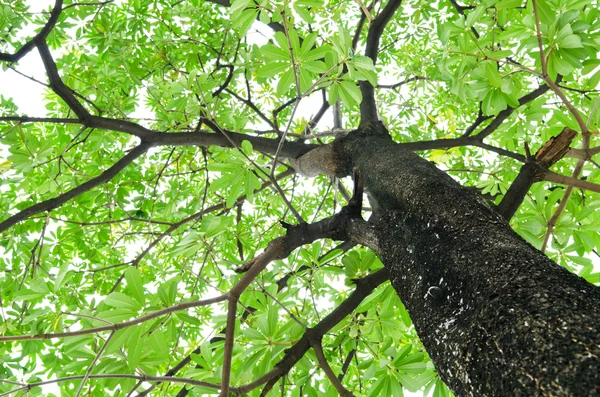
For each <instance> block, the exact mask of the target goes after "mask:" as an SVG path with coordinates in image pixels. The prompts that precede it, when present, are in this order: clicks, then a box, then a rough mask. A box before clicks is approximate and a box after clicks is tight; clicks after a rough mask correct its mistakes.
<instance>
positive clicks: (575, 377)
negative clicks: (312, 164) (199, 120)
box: [332, 126, 600, 396]
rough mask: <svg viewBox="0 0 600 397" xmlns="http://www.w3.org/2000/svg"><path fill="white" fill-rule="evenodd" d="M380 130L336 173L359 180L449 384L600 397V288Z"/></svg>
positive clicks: (473, 389)
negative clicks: (557, 260)
mask: <svg viewBox="0 0 600 397" xmlns="http://www.w3.org/2000/svg"><path fill="white" fill-rule="evenodd" d="M380 128H383V127H382V126H381V127H376V128H373V129H372V130H371V131H366V132H365V131H362V132H361V131H360V130H359V131H355V132H352V133H350V134H349V135H348V136H347V137H345V138H342V139H338V140H337V141H336V142H334V143H333V144H332V148H333V152H334V153H335V160H336V161H337V164H338V168H337V171H336V173H337V175H349V174H351V173H352V172H358V174H359V175H360V177H361V179H362V182H363V183H364V187H365V189H366V190H367V192H368V194H369V195H370V198H371V200H372V204H373V206H374V208H376V210H377V211H378V212H379V213H378V217H379V222H378V223H377V225H376V227H375V230H376V234H377V235H378V236H377V238H378V248H379V249H378V253H379V255H380V257H381V259H382V261H383V263H384V264H385V266H386V268H387V269H388V271H389V273H390V279H391V283H392V285H393V287H394V288H395V289H396V291H397V293H398V295H399V296H400V298H401V300H402V302H403V303H404V304H405V305H406V308H407V309H408V311H409V313H410V315H411V317H412V320H413V322H414V325H415V327H416V330H417V332H418V334H419V336H420V338H421V340H422V341H423V344H424V346H425V348H426V350H427V352H428V353H429V355H430V356H431V359H432V360H433V362H434V364H435V366H436V369H437V370H438V372H439V374H440V377H441V378H442V379H443V380H444V382H446V384H447V385H448V386H449V387H450V389H452V390H453V391H454V392H455V394H456V395H457V396H600V358H599V356H600V332H599V327H600V288H597V287H595V286H593V285H591V284H589V283H588V282H587V281H585V280H583V279H581V278H580V277H578V276H576V275H574V274H572V273H570V272H569V271H567V270H566V269H564V268H563V267H561V266H559V265H557V264H556V263H554V262H553V261H551V260H550V259H549V258H548V257H547V256H545V255H544V254H543V253H541V252H540V251H538V250H537V249H535V248H534V247H532V246H531V245H530V244H528V243H527V242H526V241H525V240H523V239H522V238H521V237H520V236H518V235H517V234H516V233H515V232H514V231H513V230H512V229H511V228H510V226H509V225H508V223H507V222H506V221H505V220H504V219H503V218H502V217H501V216H500V215H499V214H498V213H497V212H496V211H495V210H493V209H492V208H490V207H489V206H488V205H487V203H486V202H485V201H484V200H483V199H481V198H480V197H479V196H477V195H476V194H475V193H473V192H471V191H468V190H467V189H464V188H462V187H461V186H460V185H459V184H458V183H456V182H455V181H454V180H453V179H452V178H450V177H449V176H448V175H446V174H445V173H443V172H442V171H440V170H438V169H437V168H436V167H435V166H434V165H433V164H432V163H430V162H428V161H426V160H424V159H422V158H420V157H419V156H417V155H415V154H413V153H411V152H408V151H407V150H405V149H403V148H402V147H401V145H398V144H396V143H394V142H392V140H391V139H390V138H389V135H387V134H385V133H379V132H378V131H377V130H378V129H380Z"/></svg>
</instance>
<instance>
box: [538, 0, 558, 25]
mask: <svg viewBox="0 0 600 397" xmlns="http://www.w3.org/2000/svg"><path fill="white" fill-rule="evenodd" d="M536 4H537V8H538V16H539V18H540V22H541V23H545V24H546V25H552V24H553V23H554V21H555V20H556V11H555V10H554V7H553V6H552V5H550V2H549V1H548V0H536Z"/></svg>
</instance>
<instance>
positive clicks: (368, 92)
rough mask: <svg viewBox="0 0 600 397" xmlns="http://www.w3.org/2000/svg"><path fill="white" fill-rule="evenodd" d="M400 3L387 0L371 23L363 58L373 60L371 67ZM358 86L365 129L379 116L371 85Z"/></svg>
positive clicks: (366, 83)
mask: <svg viewBox="0 0 600 397" xmlns="http://www.w3.org/2000/svg"><path fill="white" fill-rule="evenodd" d="M401 3H402V0H389V1H388V3H387V4H386V5H385V7H384V8H383V10H381V12H380V13H379V15H378V16H377V17H376V18H375V19H374V20H373V23H372V24H371V27H370V28H369V33H368V34H367V42H366V46H365V56H368V57H369V58H371V59H372V60H373V65H375V64H376V63H377V52H378V51H379V41H380V39H381V35H382V34H383V31H384V29H385V27H386V25H387V24H388V22H389V21H390V20H391V19H392V16H393V15H394V13H395V12H396V10H397V9H398V7H400V4H401ZM359 86H360V91H361V92H362V102H361V103H360V126H361V127H366V126H368V125H371V124H374V123H376V122H377V121H378V120H379V116H378V115H377V104H376V103H375V89H374V87H373V84H371V83H369V82H368V81H361V82H360V84H359Z"/></svg>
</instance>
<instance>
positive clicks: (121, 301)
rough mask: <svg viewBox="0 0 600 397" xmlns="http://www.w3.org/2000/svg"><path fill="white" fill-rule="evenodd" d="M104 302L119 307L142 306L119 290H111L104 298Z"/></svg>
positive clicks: (137, 308)
mask: <svg viewBox="0 0 600 397" xmlns="http://www.w3.org/2000/svg"><path fill="white" fill-rule="evenodd" d="M104 303H106V304H107V305H109V306H112V307H116V308H119V309H129V310H140V309H141V308H142V306H141V305H140V304H139V303H138V302H137V301H135V300H134V299H132V298H130V297H128V296H127V295H125V294H123V293H121V292H113V293H112V294H110V295H108V296H107V297H106V298H105V299H104Z"/></svg>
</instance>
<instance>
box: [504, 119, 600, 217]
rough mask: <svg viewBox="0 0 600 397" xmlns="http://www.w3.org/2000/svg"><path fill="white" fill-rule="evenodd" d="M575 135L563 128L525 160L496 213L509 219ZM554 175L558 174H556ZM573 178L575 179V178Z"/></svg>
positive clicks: (562, 154) (567, 148)
mask: <svg viewBox="0 0 600 397" xmlns="http://www.w3.org/2000/svg"><path fill="white" fill-rule="evenodd" d="M576 135H577V132H575V131H574V130H572V129H570V128H564V129H563V130H562V132H561V133H560V134H559V135H558V136H557V137H552V138H550V139H549V140H548V142H546V143H545V144H544V145H542V147H541V148H540V149H539V150H538V151H537V153H536V154H535V156H533V157H531V158H529V159H528V160H527V162H526V163H525V164H524V165H523V166H522V167H521V170H520V171H519V175H517V178H516V179H515V180H514V182H513V183H512V184H511V185H510V188H509V189H508V191H507V192H506V195H504V198H503V199H502V202H500V204H499V205H498V207H497V210H498V213H499V214H500V215H502V216H503V217H504V219H506V220H510V218H512V216H513V215H514V214H515V212H516V211H517V209H518V208H519V206H520V205H521V203H522V202H523V200H524V199H525V196H526V195H527V192H528V191H529V189H530V188H531V186H532V185H533V184H534V183H535V182H539V181H542V180H544V179H545V175H546V174H547V173H548V170H549V169H550V167H551V166H552V165H553V164H554V163H556V162H557V161H558V160H560V159H561V158H563V156H564V155H565V154H566V153H567V152H568V150H569V146H570V145H571V142H573V139H574V138H575V136H576ZM555 175H557V176H558V174H555ZM575 180H577V179H576V178H575ZM588 183H589V182H588ZM590 185H594V184H590Z"/></svg>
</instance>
